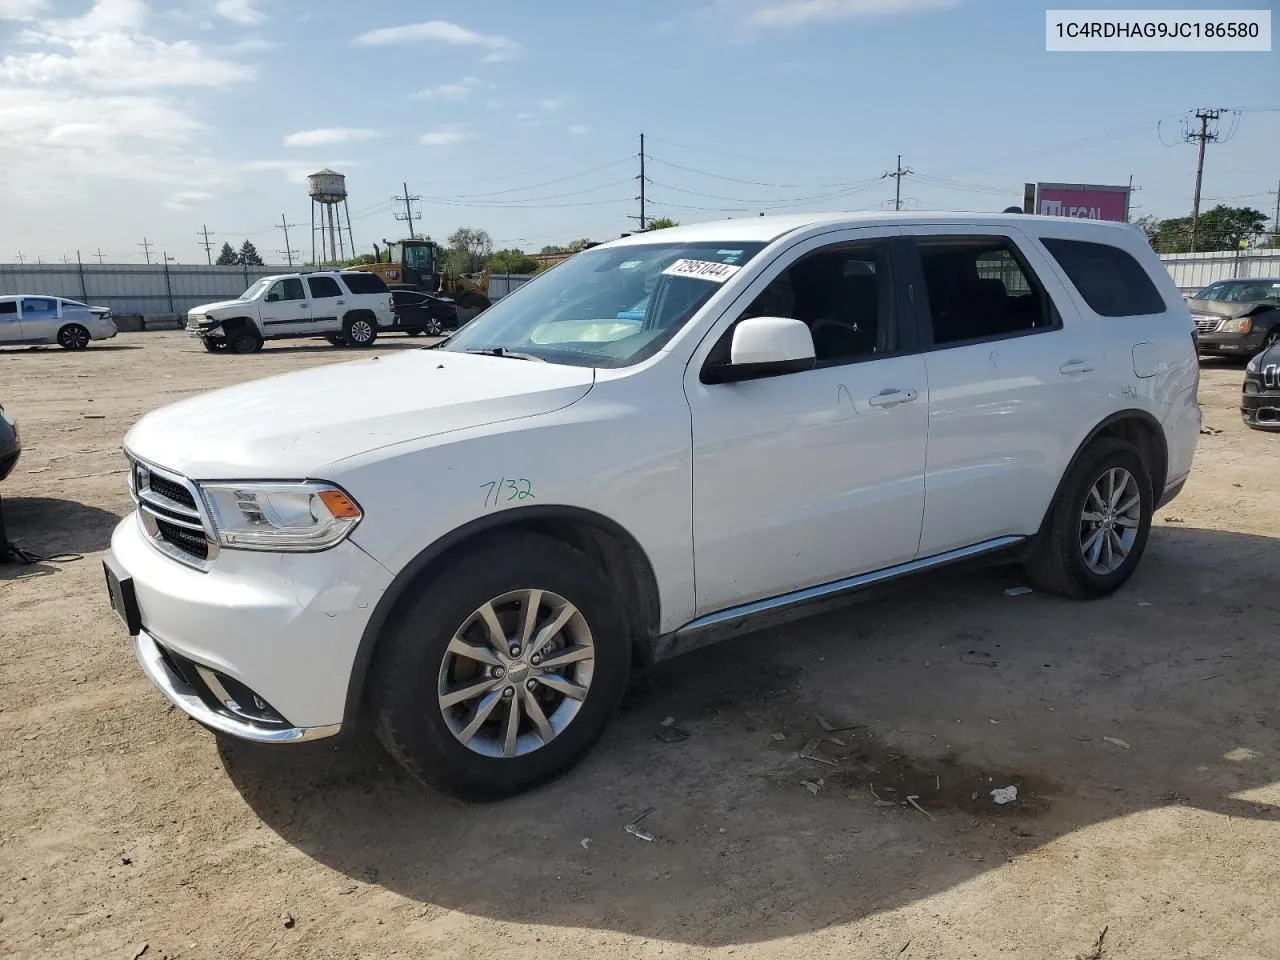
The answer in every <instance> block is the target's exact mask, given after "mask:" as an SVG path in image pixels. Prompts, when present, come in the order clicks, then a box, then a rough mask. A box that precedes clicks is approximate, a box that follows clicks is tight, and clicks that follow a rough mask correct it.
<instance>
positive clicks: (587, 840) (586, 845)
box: [578, 837, 591, 850]
mask: <svg viewBox="0 0 1280 960" xmlns="http://www.w3.org/2000/svg"><path fill="white" fill-rule="evenodd" d="M578 843H580V844H581V845H582V849H583V850H586V849H588V848H589V847H590V846H591V838H590V837H583V838H582V839H581V840H579V841H578Z"/></svg>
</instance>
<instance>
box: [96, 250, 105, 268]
mask: <svg viewBox="0 0 1280 960" xmlns="http://www.w3.org/2000/svg"><path fill="white" fill-rule="evenodd" d="M94 256H95V257H97V258H98V266H102V265H103V264H104V263H106V262H107V260H106V257H105V256H104V255H103V253H102V248H101V247H99V248H98V252H97V253H95V254H94Z"/></svg>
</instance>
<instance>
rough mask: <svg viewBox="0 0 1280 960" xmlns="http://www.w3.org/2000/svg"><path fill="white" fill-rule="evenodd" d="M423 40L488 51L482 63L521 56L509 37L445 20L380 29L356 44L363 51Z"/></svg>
mask: <svg viewBox="0 0 1280 960" xmlns="http://www.w3.org/2000/svg"><path fill="white" fill-rule="evenodd" d="M423 40H428V41H433V42H436V43H447V44H449V45H450V46H454V47H480V48H481V49H483V50H488V51H489V53H488V54H487V55H486V56H485V58H484V62H486V63H496V62H498V61H500V60H514V59H515V58H516V57H518V56H520V52H521V50H520V44H518V43H516V42H515V41H514V40H512V39H511V38H510V37H500V36H497V35H494V34H487V33H477V32H476V31H474V30H469V29H467V28H466V27H464V26H461V25H460V24H457V23H451V22H449V21H448V20H427V21H424V22H422V23H407V24H404V25H403V26H399V27H382V28H380V29H378V30H370V31H369V32H368V33H362V34H361V35H360V36H358V37H356V39H355V42H356V43H358V44H360V45H361V46H365V47H386V46H391V45H393V44H402V43H419V42H421V41H423Z"/></svg>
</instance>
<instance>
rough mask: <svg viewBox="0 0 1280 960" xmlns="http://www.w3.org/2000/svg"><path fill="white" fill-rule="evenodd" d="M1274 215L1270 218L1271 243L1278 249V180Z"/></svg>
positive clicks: (1279, 213)
mask: <svg viewBox="0 0 1280 960" xmlns="http://www.w3.org/2000/svg"><path fill="white" fill-rule="evenodd" d="M1275 193H1276V215H1275V216H1274V217H1272V218H1271V242H1272V243H1273V244H1274V245H1275V246H1277V247H1280V180H1277V181H1276V190H1275Z"/></svg>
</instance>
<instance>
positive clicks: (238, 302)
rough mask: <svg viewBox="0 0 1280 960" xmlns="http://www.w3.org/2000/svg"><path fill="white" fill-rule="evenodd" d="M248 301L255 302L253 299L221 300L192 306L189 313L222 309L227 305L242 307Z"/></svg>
mask: <svg viewBox="0 0 1280 960" xmlns="http://www.w3.org/2000/svg"><path fill="white" fill-rule="evenodd" d="M246 303H253V301H252V300H219V301H218V302H217V303H202V304H200V306H198V307H192V308H191V309H190V310H188V311H187V313H189V314H191V313H209V312H210V311H212V310H222V309H224V308H226V307H242V306H244V305H245V304H246Z"/></svg>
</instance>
